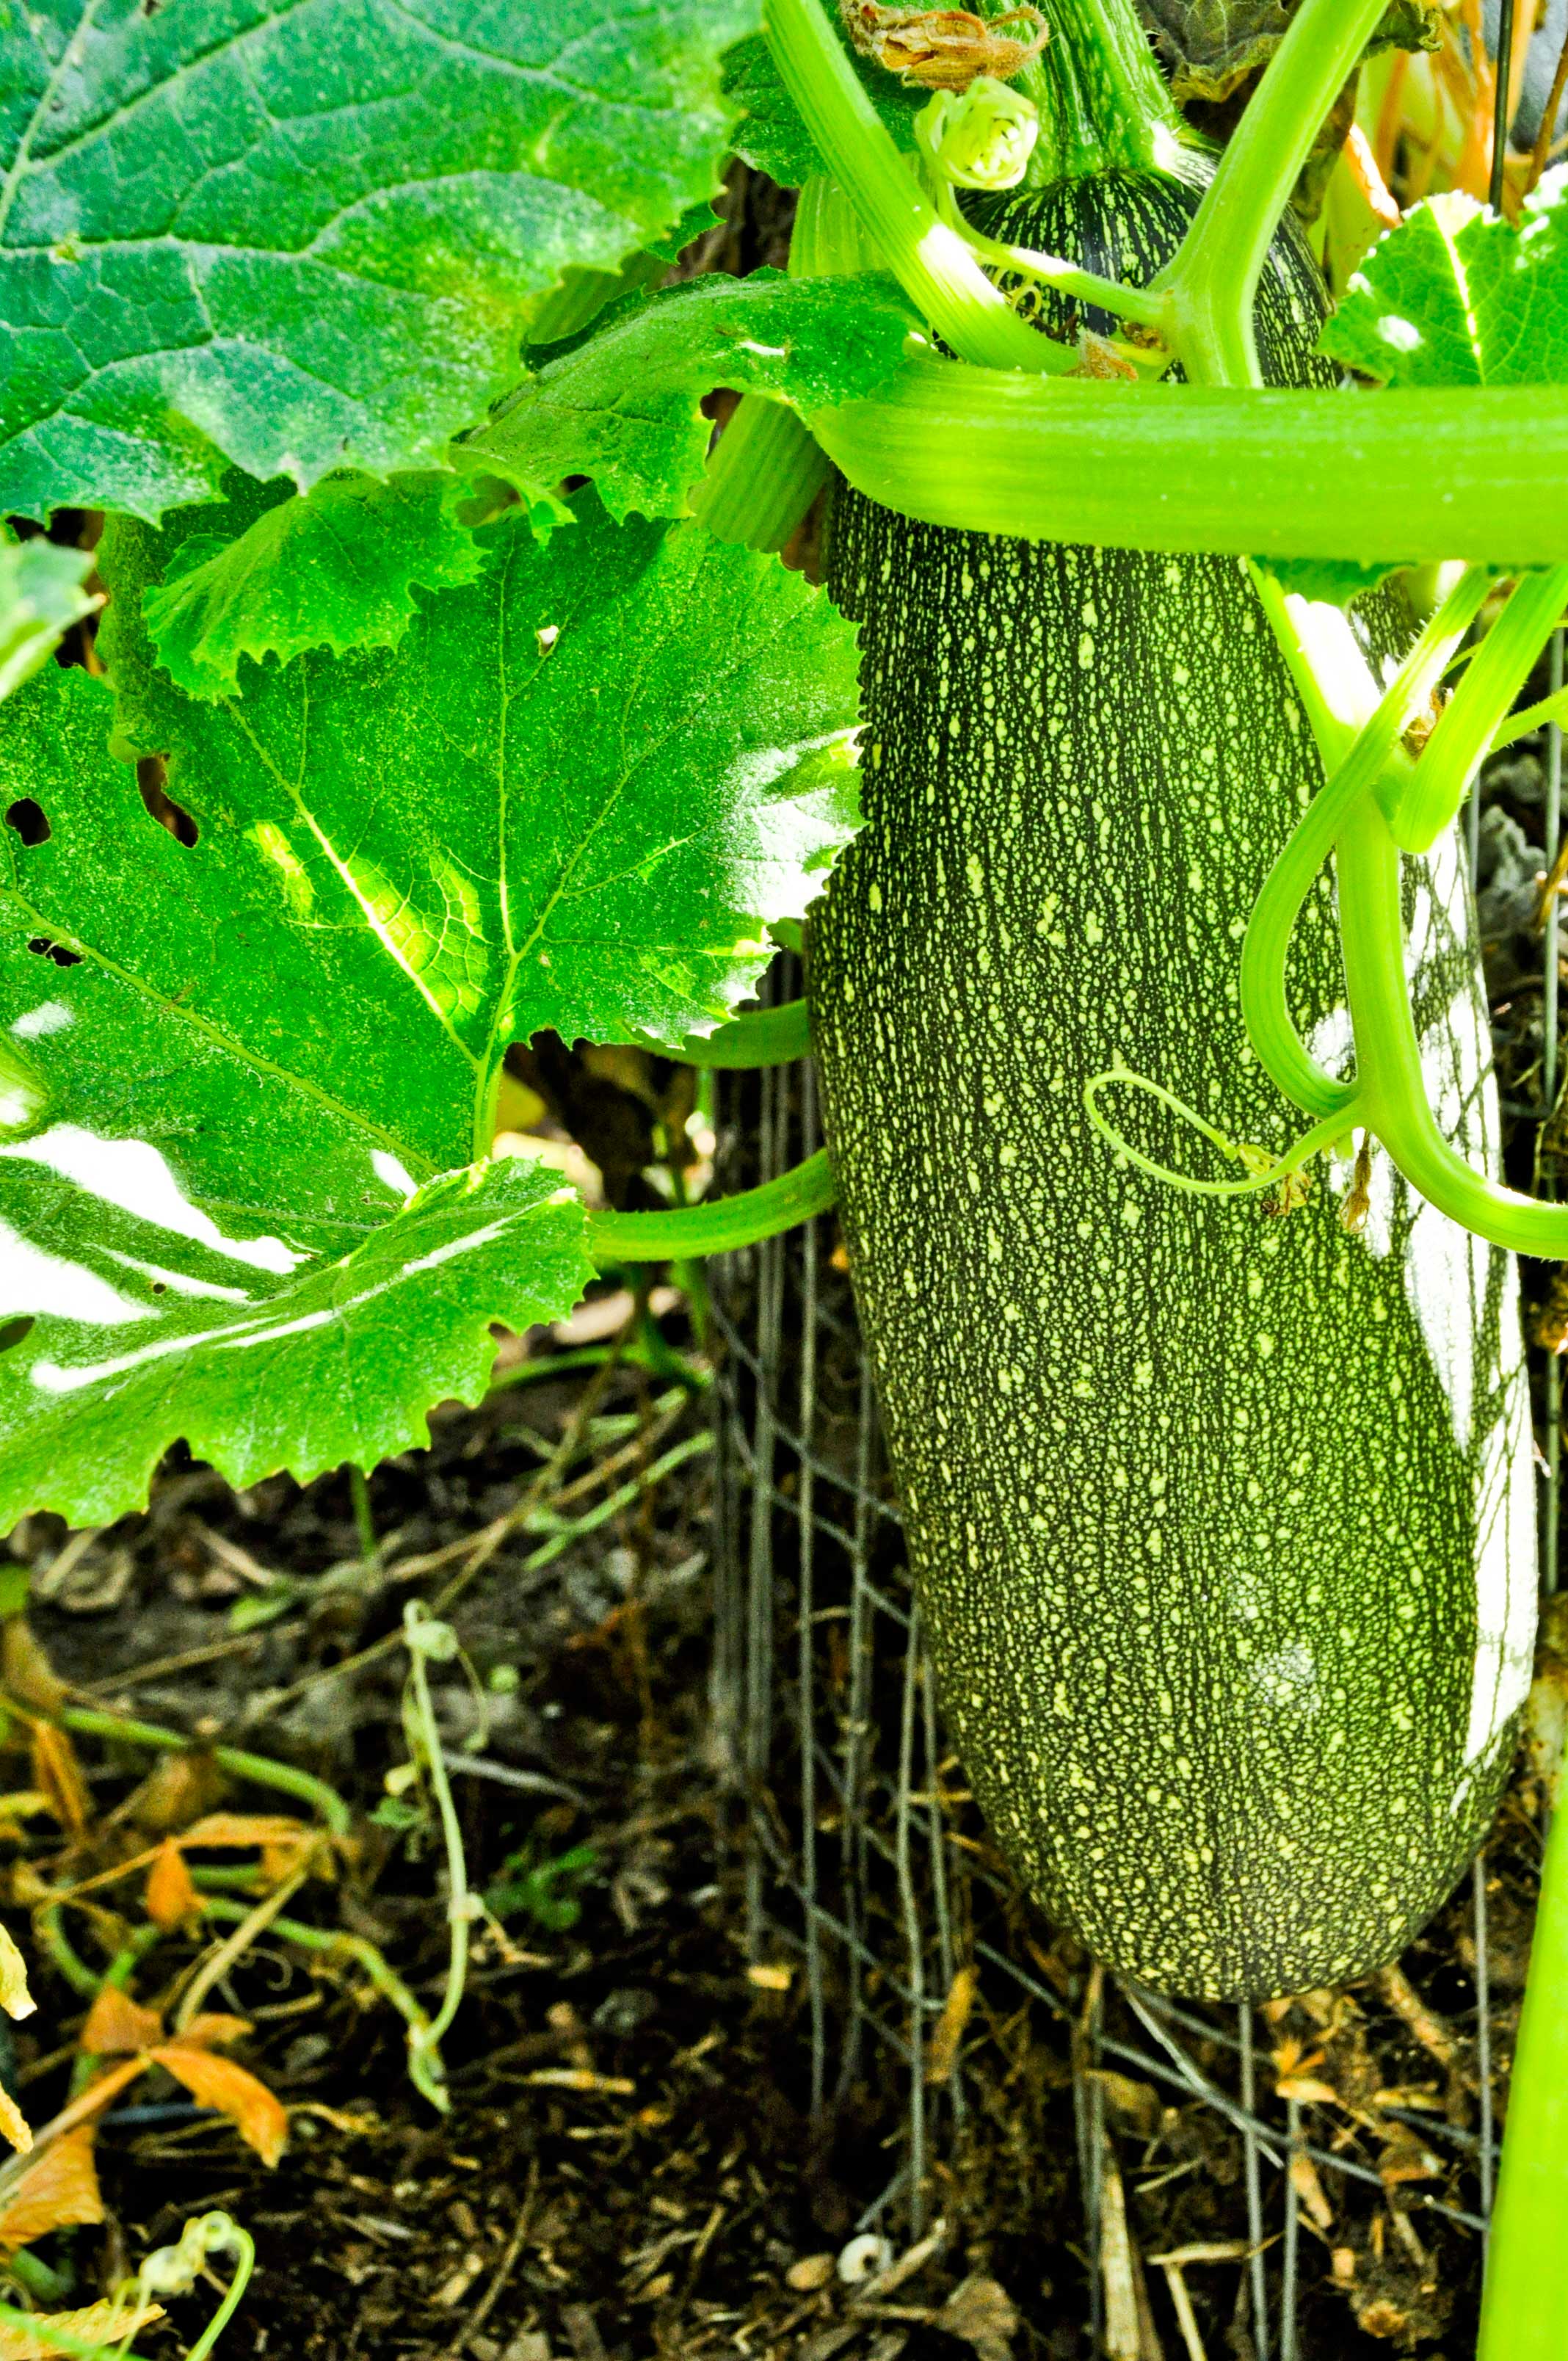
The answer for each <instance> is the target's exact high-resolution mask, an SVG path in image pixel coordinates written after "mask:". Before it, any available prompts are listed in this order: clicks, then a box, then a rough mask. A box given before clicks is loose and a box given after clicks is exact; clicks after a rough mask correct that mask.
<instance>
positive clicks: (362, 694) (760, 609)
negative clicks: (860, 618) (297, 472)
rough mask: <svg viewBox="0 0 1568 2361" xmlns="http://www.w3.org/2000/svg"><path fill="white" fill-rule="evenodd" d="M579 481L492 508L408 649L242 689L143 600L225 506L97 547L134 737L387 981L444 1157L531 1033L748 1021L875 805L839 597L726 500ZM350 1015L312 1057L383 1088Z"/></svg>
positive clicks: (344, 946)
mask: <svg viewBox="0 0 1568 2361" xmlns="http://www.w3.org/2000/svg"><path fill="white" fill-rule="evenodd" d="M252 496H253V495H251V494H250V493H248V492H247V498H248V497H252ZM263 497H264V496H263ZM575 508H576V519H577V521H576V523H575V524H573V526H572V527H571V529H570V530H569V531H567V532H565V533H560V534H558V535H556V536H555V538H554V540H553V541H552V543H551V544H550V546H549V548H548V549H547V550H546V549H542V548H541V547H540V546H539V545H538V544H536V543H535V541H534V540H533V538H532V533H531V532H530V530H529V525H528V522H527V519H526V517H524V516H522V515H521V514H520V513H518V512H517V511H511V512H509V513H508V514H507V515H505V516H504V517H502V518H501V519H500V520H499V522H496V523H495V524H493V525H489V526H487V527H486V528H484V530H483V531H482V532H481V533H480V534H479V535H478V536H477V539H478V541H479V544H480V545H481V546H482V547H483V548H484V550H485V551H486V554H487V555H488V559H489V564H488V567H487V570H486V572H485V574H484V576H483V577H481V578H480V580H479V581H477V583H475V584H473V585H472V586H471V587H469V588H462V589H455V590H447V591H444V592H442V593H441V594H439V595H438V596H436V597H433V598H428V599H422V601H421V605H422V611H421V613H420V615H419V617H418V618H417V620H415V621H414V622H413V623H412V624H411V627H410V629H409V631H408V633H407V635H406V637H405V638H404V639H403V641H402V642H401V645H400V648H399V649H398V651H397V652H396V654H395V655H391V654H386V653H357V654H353V655H348V656H344V657H339V658H335V659H334V658H332V657H330V656H327V655H324V654H309V655H302V656H300V657H298V658H296V659H295V661H294V662H293V663H292V664H282V665H280V664H276V663H273V662H270V661H269V663H267V664H252V663H251V662H250V661H249V660H248V659H247V658H241V660H240V674H239V676H240V683H241V686H242V688H243V690H244V695H243V697H235V698H230V699H225V700H223V701H221V702H218V703H215V704H204V703H197V702H196V701H194V700H192V698H190V697H185V696H183V695H181V693H180V691H179V690H177V689H176V688H175V686H173V684H172V683H171V682H170V679H169V676H168V675H167V673H165V672H163V671H162V670H161V669H159V666H158V665H157V664H156V661H155V658H154V652H153V650H152V647H151V644H150V642H149V641H148V637H147V635H146V631H145V626H144V623H143V621H142V619H141V616H140V613H139V605H140V596H141V593H142V591H143V589H144V588H145V586H146V585H147V584H148V582H152V581H156V580H157V579H158V578H159V576H160V575H161V574H162V572H163V571H164V570H165V568H166V567H167V566H168V565H169V563H170V559H171V558H174V559H177V555H178V551H179V549H180V547H181V544H182V542H183V541H184V540H185V539H186V538H187V537H188V536H190V535H192V534H196V535H200V534H203V533H205V532H206V531H208V530H209V529H210V519H211V516H212V513H213V512H212V511H203V510H201V509H192V510H185V511H181V512H180V514H179V515H178V516H177V517H176V518H174V519H172V520H171V521H170V530H169V532H168V533H164V534H157V533H153V532H152V531H151V529H150V528H148V527H147V526H143V525H137V524H135V523H132V522H128V521H125V520H116V521H115V522H113V523H112V525H111V529H110V532H109V533H108V534H107V535H106V536H105V542H104V550H103V553H102V557H101V563H102V566H103V568H104V578H105V580H106V581H107V582H108V583H109V584H110V587H111V589H112V591H113V594H114V595H113V599H112V603H111V606H110V609H109V613H108V615H107V617H106V618H105V622H104V631H103V633H102V634H101V645H102V647H103V649H104V654H105V658H106V661H107V662H108V664H109V666H110V670H111V673H112V675H113V677H114V679H115V686H116V687H117V689H118V690H119V694H120V702H119V723H120V728H121V730H122V733H123V736H124V740H125V742H126V745H127V746H128V747H130V748H131V749H132V750H133V751H134V752H137V753H138V754H149V753H154V752H159V753H166V754H168V756H169V757H170V763H169V791H170V795H171V796H173V797H174V799H175V801H176V802H177V803H178V804H179V805H180V806H181V807H183V808H184V809H186V810H188V811H190V812H191V813H192V815H193V817H194V818H195V819H196V821H197V823H198V825H199V826H200V827H203V828H207V827H209V826H210V825H212V824H214V823H216V824H217V825H219V826H220V827H222V828H224V829H226V830H228V831H230V832H231V833H232V836H233V839H234V840H235V842H236V843H240V842H243V844H244V846H245V847H246V856H245V857H246V859H247V862H248V863H249V864H250V866H251V868H252V869H253V870H254V872H255V874H256V877H257V880H258V891H260V892H262V893H264V894H265V895H268V896H269V898H270V901H271V903H272V905H273V906H274V907H275V908H276V909H278V910H279V911H280V913H283V912H292V913H294V914H295V916H296V917H297V918H298V920H299V923H300V928H301V939H302V941H306V942H308V944H309V946H310V957H311V959H312V961H313V962H314V964H315V966H316V969H317V972H318V976H319V983H318V996H319V997H320V998H321V999H322V1001H323V1005H326V1006H332V1005H333V1004H334V1003H336V1002H337V1001H338V1000H339V997H340V995H341V996H343V998H344V999H345V1000H346V1001H348V1002H350V1003H353V1004H358V1003H359V1001H360V1000H361V997H362V995H366V994H368V995H370V998H371V1000H372V1001H373V1003H374V1006H373V1009H372V1007H371V1006H369V1005H367V1006H366V1008H365V1012H364V1016H363V1018H362V1019H361V1020H360V1021H361V1022H363V1023H366V1024H367V1025H369V1026H370V1027H372V1028H373V1029H375V1030H379V1029H380V1028H381V1027H386V1028H387V1032H388V1036H389V1040H388V1049H387V1053H386V1054H385V1056H384V1057H378V1058H377V1059H376V1060H375V1061H374V1062H375V1065H376V1067H377V1068H380V1067H381V1066H383V1065H384V1064H390V1065H392V1066H395V1069H396V1073H397V1077H398V1079H397V1080H396V1081H395V1082H391V1083H390V1084H389V1083H388V1082H386V1081H385V1080H384V1079H383V1077H382V1075H381V1073H380V1072H379V1071H377V1072H374V1073H373V1072H372V1071H370V1070H369V1069H368V1068H367V1069H366V1070H365V1071H363V1073H361V1072H360V1071H359V1069H358V1058H357V1052H356V1051H354V1050H351V1049H350V1048H349V1046H348V1044H347V1043H346V1042H345V1039H344V1038H343V1025H344V1018H343V1013H342V1011H341V1010H340V1009H335V1008H334V1014H333V1015H332V1017H331V1020H330V1022H329V1024H328V1025H327V1027H326V1028H325V1029H324V1031H323V1036H322V1038H320V1040H319V1043H318V1044H317V1046H316V1048H315V1049H313V1051H312V1053H311V1054H312V1055H313V1056H315V1057H319V1059H320V1060H323V1062H324V1065H325V1066H326V1067H329V1068H330V1069H332V1070H333V1071H334V1073H335V1072H336V1071H338V1070H339V1069H340V1068H341V1069H344V1070H345V1082H344V1087H345V1088H347V1089H350V1090H359V1089H361V1088H363V1090H364V1091H365V1092H366V1093H367V1094H368V1098H369V1099H371V1100H373V1101H374V1103H375V1104H378V1105H384V1104H385V1101H384V1097H383V1093H384V1091H385V1090H386V1088H387V1087H390V1088H391V1089H392V1090H393V1092H394V1093H395V1094H396V1096H397V1098H398V1100H399V1103H400V1104H401V1106H402V1109H403V1112H402V1113H401V1115H400V1118H399V1119H400V1121H401V1122H403V1123H404V1124H405V1125H406V1126H407V1128H408V1136H409V1137H410V1138H411V1141H412V1142H413V1143H414V1145H415V1146H416V1147H417V1148H418V1149H419V1152H420V1153H421V1154H422V1155H425V1156H427V1157H428V1158H429V1159H430V1161H431V1164H432V1165H433V1167H435V1168H439V1167H441V1166H443V1165H445V1164H448V1163H453V1162H455V1161H457V1160H459V1159H466V1157H467V1156H468V1155H469V1154H470V1153H472V1152H474V1150H475V1148H476V1147H480V1146H482V1145H483V1144H484V1141H485V1139H486V1137H488V1132H487V1125H488V1105H489V1100H490V1096H491V1094H492V1093H493V1089H494V1085H495V1078H496V1074H497V1071H498V1070H499V1062H500V1059H501V1056H502V1054H503V1052H504V1050H505V1048H506V1046H507V1043H508V1042H509V1041H510V1040H512V1039H513V1038H519V1037H521V1036H526V1035H528V1034H530V1033H532V1032H535V1031H537V1030H539V1029H541V1028H542V1027H553V1028H554V1030H556V1031H557V1032H560V1033H562V1034H565V1036H567V1037H568V1038H570V1037H572V1036H574V1035H579V1034H581V1035H587V1036H588V1037H590V1038H596V1039H599V1040H610V1039H614V1038H618V1037H619V1036H620V1033H621V1032H622V1031H623V1030H624V1028H625V1027H628V1026H630V1027H634V1028H635V1029H636V1030H637V1031H638V1032H640V1033H643V1034H649V1035H652V1036H653V1037H655V1038H660V1039H666V1040H676V1039H679V1038H682V1037H684V1036H685V1035H686V1034H689V1033H692V1032H701V1031H706V1030H707V1029H708V1028H709V1027H712V1026H713V1025H714V1024H716V1023H718V1022H721V1021H722V1020H723V1019H724V1018H725V1017H726V1016H728V1015H729V1012H730V1010H731V1009H732V1008H733V1006H734V1005H735V1004H736V1002H737V1001H738V1000H740V998H742V997H743V996H744V994H746V992H747V991H748V990H749V988H750V986H751V983H753V982H754V981H755V979H756V977H757V975H758V973H759V972H760V971H761V969H762V965H763V963H764V961H765V960H766V957H767V950H766V947H765V944H764V942H763V933H764V928H765V927H766V925H767V924H768V922H769V921H770V920H773V919H774V918H778V917H785V916H795V915H798V914H799V912H800V911H801V910H802V909H804V907H805V906H806V902H807V901H808V900H809V898H810V897H811V895H813V894H814V893H815V892H816V890H817V884H818V883H819V877H820V873H821V872H823V871H825V869H826V866H827V864H828V862H829V861H830V860H831V858H832V856H833V853H834V852H835V851H837V849H838V848H839V846H840V845H841V844H842V843H843V842H845V841H846V840H847V837H848V833H849V830H850V827H851V825H852V797H851V793H850V790H851V788H852V781H853V773H852V771H850V769H849V767H848V761H849V756H848V742H849V733H850V730H851V728H852V725H853V719H854V710H855V706H854V646H853V635H852V633H851V631H850V628H849V626H848V625H847V624H845V623H844V622H842V621H841V620H839V617H838V616H837V615H835V613H834V611H833V609H832V608H831V607H830V606H829V605H828V601H827V599H826V598H824V597H822V596H821V594H820V593H817V592H815V591H812V590H811V589H809V588H807V587H806V584H805V583H803V582H802V581H801V580H800V578H799V577H798V576H795V575H791V574H787V573H786V572H785V571H784V569H783V567H781V566H778V565H776V564H774V563H773V562H772V561H771V560H768V559H765V558H758V557H752V556H751V555H747V554H744V553H741V552H738V551H735V550H732V549H729V548H728V547H726V546H725V545H724V544H720V543H718V542H716V541H715V540H714V539H713V538H712V536H711V535H710V534H708V533H706V532H704V531H703V530H702V528H701V527H700V526H697V525H695V524H685V525H676V526H670V525H664V526H655V525H641V524H629V525H626V526H623V527H621V528H620V529H619V530H618V529H617V528H616V527H614V526H613V525H611V524H610V523H609V522H608V520H607V519H606V518H605V516H604V513H603V511H602V510H600V509H599V507H598V503H597V501H596V500H594V497H593V495H592V494H591V493H584V494H581V495H579V496H578V499H577V500H576V503H575ZM218 513H219V514H220V515H224V516H238V517H240V518H243V517H244V514H245V505H244V500H240V501H238V502H235V503H231V504H226V505H225V510H223V511H218ZM200 851H201V847H200V846H199V845H198V847H197V853H198V857H199V855H200ZM416 1041H417V1043H418V1045H419V1054H418V1055H417V1056H416V1055H414V1054H412V1047H413V1044H414V1042H416Z"/></svg>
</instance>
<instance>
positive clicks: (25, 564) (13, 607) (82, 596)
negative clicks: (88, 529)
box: [0, 528, 98, 697]
mask: <svg viewBox="0 0 1568 2361" xmlns="http://www.w3.org/2000/svg"><path fill="white" fill-rule="evenodd" d="M92 571H93V553H92V551H91V550H87V549H58V548H56V546H55V544H54V543H53V542H50V541H22V542H16V541H11V540H9V539H8V538H6V537H5V534H4V528H0V697H9V696H10V694H11V691H12V690H13V689H14V688H19V687H20V686H21V685H22V683H23V681H25V680H27V679H29V678H30V677H31V675H33V674H34V673H35V672H37V670H38V666H39V665H40V664H42V663H43V661H44V658H45V657H46V656H47V655H49V653H50V651H51V650H52V649H54V648H55V647H57V646H58V645H59V642H60V634H61V632H62V631H69V630H70V628H71V624H72V623H74V622H75V621H76V620H77V619H78V617H79V616H82V615H90V614H91V613H92V611H93V608H94V607H95V606H96V605H97V604H98V601H97V599H96V598H91V597H89V595H88V593H87V592H86V591H85V590H84V589H83V588H82V584H83V582H84V581H85V580H86V578H87V577H88V575H89V574H91V572H92Z"/></svg>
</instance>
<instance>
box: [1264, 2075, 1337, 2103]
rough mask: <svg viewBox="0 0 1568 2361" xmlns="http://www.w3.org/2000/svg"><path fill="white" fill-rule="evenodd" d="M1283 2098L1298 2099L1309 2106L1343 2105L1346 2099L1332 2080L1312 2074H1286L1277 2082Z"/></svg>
mask: <svg viewBox="0 0 1568 2361" xmlns="http://www.w3.org/2000/svg"><path fill="white" fill-rule="evenodd" d="M1274 2087H1275V2089H1276V2090H1277V2092H1278V2093H1279V2096H1280V2097H1281V2098H1282V2099H1298V2100H1299V2101H1300V2102H1301V2103H1302V2105H1303V2106H1308V2107H1343V2104H1344V2101H1343V2099H1342V2098H1341V2097H1340V2094H1339V2092H1337V2091H1336V2090H1335V2089H1334V2087H1333V2085H1332V2083H1330V2082H1320V2081H1317V2080H1316V2078H1315V2077H1314V2076H1313V2075H1310V2074H1285V2075H1282V2076H1281V2077H1280V2079H1279V2081H1277V2083H1276V2084H1275V2086H1274Z"/></svg>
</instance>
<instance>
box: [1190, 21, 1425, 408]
mask: <svg viewBox="0 0 1568 2361" xmlns="http://www.w3.org/2000/svg"><path fill="white" fill-rule="evenodd" d="M1383 9H1384V0H1301V5H1300V6H1299V8H1298V9H1297V11H1296V14H1295V16H1293V17H1292V18H1291V20H1290V29H1289V31H1288V33H1287V34H1286V36H1285V38H1284V40H1283V41H1282V42H1281V43H1280V45H1279V47H1278V49H1277V50H1276V51H1275V53H1274V56H1273V58H1272V59H1271V60H1270V61H1269V64H1268V67H1267V70H1266V72H1265V74H1264V77H1263V80H1262V82H1260V83H1259V84H1258V87H1257V90H1256V91H1255V93H1254V95H1253V97H1252V99H1251V101H1250V103H1249V104H1248V106H1247V108H1246V111H1245V114H1244V115H1243V116H1242V119H1241V122H1240V123H1239V125H1238V126H1237V127H1236V129H1235V131H1234V133H1233V134H1232V137H1231V140H1230V144H1229V146H1228V147H1227V148H1226V149H1225V152H1224V154H1223V157H1222V158H1221V159H1220V168H1219V170H1218V171H1217V172H1216V173H1215V175H1214V178H1213V180H1212V182H1211V183H1210V186H1209V188H1208V190H1207V191H1206V192H1205V194H1204V198H1203V202H1202V203H1201V205H1200V207H1199V209H1198V213H1197V215H1196V218H1195V219H1194V221H1193V224H1192V227H1191V229H1190V231H1189V232H1188V234H1187V236H1186V238H1185V239H1184V240H1183V242H1182V247H1181V250H1180V252H1179V254H1178V256H1177V258H1176V259H1175V261H1174V262H1173V263H1172V264H1171V265H1170V268H1169V269H1168V270H1167V271H1166V272H1165V273H1164V274H1163V277H1162V281H1161V283H1162V284H1163V285H1164V286H1165V288H1166V289H1167V290H1168V295H1169V314H1170V324H1169V327H1168V340H1169V341H1170V342H1172V343H1173V344H1174V345H1175V347H1176V349H1177V351H1178V352H1179V354H1180V356H1181V361H1182V366H1183V368H1185V369H1186V372H1187V375H1188V377H1189V378H1190V379H1191V381H1192V383H1193V384H1194V385H1208V386H1221V385H1229V386H1257V385H1261V384H1262V382H1263V377H1262V372H1261V371H1260V369H1259V368H1258V359H1257V342H1256V337H1255V333H1254V325H1253V306H1254V303H1255V300H1256V296H1257V286H1258V280H1260V279H1261V277H1262V276H1263V268H1264V264H1265V263H1266V260H1267V258H1268V249H1269V247H1270V245H1271V243H1272V242H1273V238H1274V233H1275V231H1276V230H1277V228H1278V226H1279V222H1280V218H1281V216H1282V215H1283V214H1284V211H1285V208H1286V206H1287V205H1288V203H1289V202H1290V192H1291V191H1292V190H1293V189H1294V188H1295V185H1296V181H1297V179H1298V177H1299V173H1300V170H1301V167H1302V165H1303V164H1304V163H1305V162H1306V160H1307V157H1308V154H1309V152H1310V148H1311V145H1312V141H1313V140H1314V138H1315V137H1317V134H1318V130H1319V127H1320V126H1321V124H1322V122H1323V119H1324V117H1325V116H1326V115H1328V113H1329V110H1330V108H1331V107H1332V104H1333V103H1334V100H1335V99H1336V98H1337V97H1338V95H1339V93H1340V92H1341V90H1342V89H1343V86H1344V83H1345V82H1346V81H1347V80H1348V79H1349V77H1350V75H1351V74H1352V73H1353V72H1354V70H1355V65H1356V62H1357V60H1358V59H1359V58H1360V56H1361V53H1362V51H1363V49H1365V46H1366V43H1367V41H1368V39H1369V38H1370V37H1371V34H1372V31H1373V28H1374V27H1375V26H1376V23H1377V20H1378V18H1379V17H1380V16H1382V14H1383Z"/></svg>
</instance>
